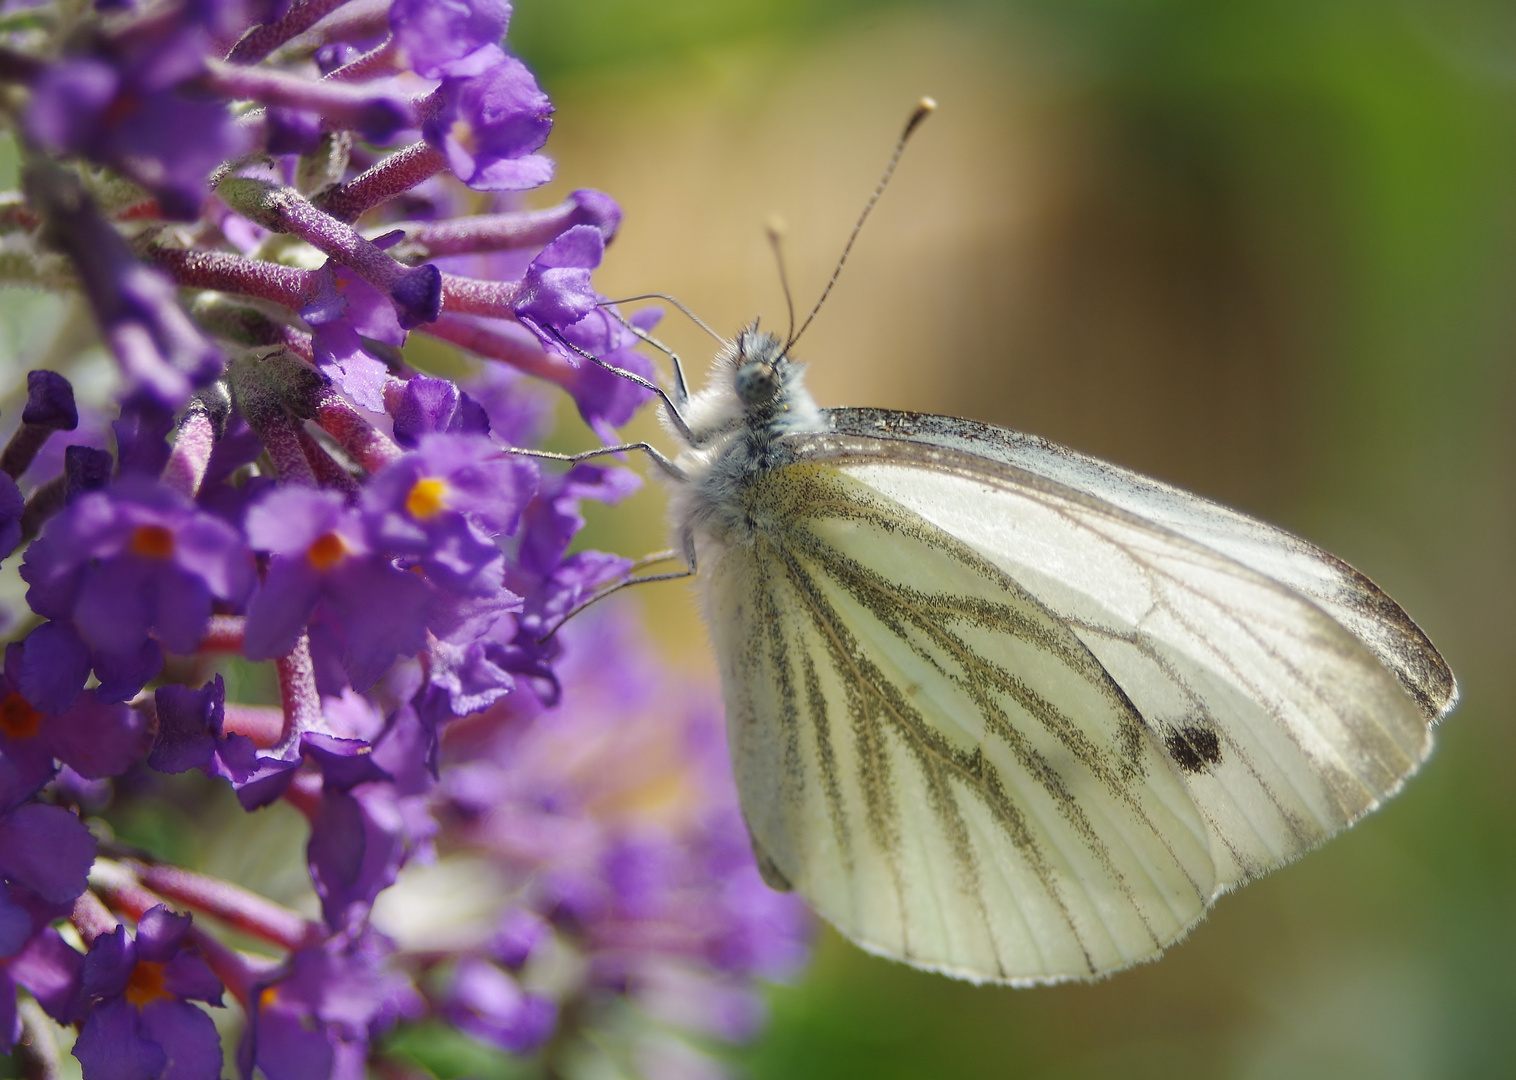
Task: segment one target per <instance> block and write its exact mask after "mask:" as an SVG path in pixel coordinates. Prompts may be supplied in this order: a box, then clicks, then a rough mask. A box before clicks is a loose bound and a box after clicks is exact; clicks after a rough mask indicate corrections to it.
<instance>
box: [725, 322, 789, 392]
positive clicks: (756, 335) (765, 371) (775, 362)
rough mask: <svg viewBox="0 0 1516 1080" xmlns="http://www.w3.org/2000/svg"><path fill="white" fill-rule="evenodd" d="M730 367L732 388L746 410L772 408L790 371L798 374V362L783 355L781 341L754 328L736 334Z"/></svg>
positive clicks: (782, 343) (787, 379)
mask: <svg viewBox="0 0 1516 1080" xmlns="http://www.w3.org/2000/svg"><path fill="white" fill-rule="evenodd" d="M732 367H733V374H732V389H734V390H736V391H737V399H738V400H739V401H741V402H742V405H743V408H745V409H747V410H748V411H749V412H754V411H757V412H762V411H766V410H768V409H771V408H773V407H774V406H775V404H776V403H777V399H778V398H779V397H780V395H781V392H782V391H783V390H784V388H785V386H786V383H787V382H788V381H789V379H790V378H791V377H793V376H792V374H791V373H792V372H794V373H795V374H798V370H797V365H795V364H793V363H791V361H790V358H789V357H788V356H787V355H785V352H784V342H782V341H780V340H779V339H778V338H777V337H775V336H774V335H773V334H764V333H760V332H759V331H758V330H757V329H756V328H754V329H749V330H744V331H743V332H742V333H741V334H738V335H737V349H736V355H735V356H734V357H733V358H732Z"/></svg>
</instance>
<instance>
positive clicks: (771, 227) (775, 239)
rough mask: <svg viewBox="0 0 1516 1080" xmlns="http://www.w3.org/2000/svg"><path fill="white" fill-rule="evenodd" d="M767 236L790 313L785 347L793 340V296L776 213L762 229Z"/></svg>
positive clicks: (779, 219) (782, 235)
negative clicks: (785, 266) (785, 265)
mask: <svg viewBox="0 0 1516 1080" xmlns="http://www.w3.org/2000/svg"><path fill="white" fill-rule="evenodd" d="M763 231H764V232H765V233H766V234H767V235H768V238H769V247H771V248H773V249H774V262H776V263H778V264H779V285H780V287H781V288H783V289H784V306H785V309H786V310H788V311H789V313H790V328H789V330H788V331H786V332H785V341H786V343H787V344H786V345H785V348H786V349H788V348H789V347H790V344H793V342H794V340H795V297H794V295H793V294H792V293H791V292H790V275H789V274H788V273H786V272H785V268H784V220H783V219H782V218H780V217H779V216H778V215H777V214H776V215H775V216H774V217H771V218H769V222H768V226H767V228H765V229H764V230H763Z"/></svg>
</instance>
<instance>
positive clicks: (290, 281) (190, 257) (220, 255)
mask: <svg viewBox="0 0 1516 1080" xmlns="http://www.w3.org/2000/svg"><path fill="white" fill-rule="evenodd" d="M147 257H148V258H149V259H151V260H152V261H153V262H154V263H156V264H157V265H158V266H159V267H161V268H162V269H164V270H166V271H168V274H169V276H170V277H172V278H173V279H174V283H175V284H176V285H181V286H183V287H184V288H187V289H215V290H217V291H218V292H228V293H238V294H240V295H242V296H253V297H256V298H258V299H259V300H272V301H273V302H274V303H276V304H283V305H284V306H285V307H287V308H291V309H293V310H295V311H299V310H300V309H301V308H302V307H304V306H305V305H306V304H307V303H308V302H309V301H310V300H311V298H312V297H314V296H315V294H316V288H317V282H316V273H315V271H313V270H299V269H296V268H295V267H293V266H280V265H279V264H278V263H271V262H264V261H263V260H261V259H248V258H244V257H243V256H241V255H230V254H227V253H224V252H219V251H187V250H185V249H183V248H171V247H150V248H148V249H147Z"/></svg>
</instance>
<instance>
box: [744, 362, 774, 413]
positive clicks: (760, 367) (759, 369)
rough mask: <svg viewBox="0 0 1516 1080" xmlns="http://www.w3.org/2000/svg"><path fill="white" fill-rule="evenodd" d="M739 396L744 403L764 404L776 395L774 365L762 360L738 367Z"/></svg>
mask: <svg viewBox="0 0 1516 1080" xmlns="http://www.w3.org/2000/svg"><path fill="white" fill-rule="evenodd" d="M736 388H737V396H738V397H739V398H741V399H742V403H743V404H744V405H763V404H766V403H768V402H769V401H771V400H773V397H774V367H773V365H772V364H766V363H763V362H761V361H755V362H751V363H747V364H743V365H742V366H741V367H740V368H738V369H737V380H736Z"/></svg>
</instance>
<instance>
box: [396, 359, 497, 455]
mask: <svg viewBox="0 0 1516 1080" xmlns="http://www.w3.org/2000/svg"><path fill="white" fill-rule="evenodd" d="M388 404H389V411H390V415H391V416H392V417H393V419H394V422H395V441H396V442H398V443H399V444H400V445H401V446H404V447H406V448H407V449H414V448H415V447H416V444H417V443H418V442H420V441H421V437H422V436H423V435H429V434H432V433H434V432H444V431H445V432H450V433H453V434H463V433H466V432H467V433H472V434H476V435H487V434H489V430H490V420H489V416H488V414H487V413H486V412H485V410H484V408H483V407H482V406H481V405H480V404H479V403H478V402H477V401H475V400H474V399H473V398H471V397H469V395H468V394H466V393H464V392H463V391H462V390H460V389H459V388H458V384H457V383H455V382H449V381H448V380H447V379H434V378H432V377H431V376H429V375H417V376H416V377H415V378H412V379H409V380H407V381H406V383H405V385H404V386H403V387H402V388H401V389H400V391H399V393H397V394H395V395H394V397H393V398H392V399H390V400H389V402H388Z"/></svg>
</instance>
